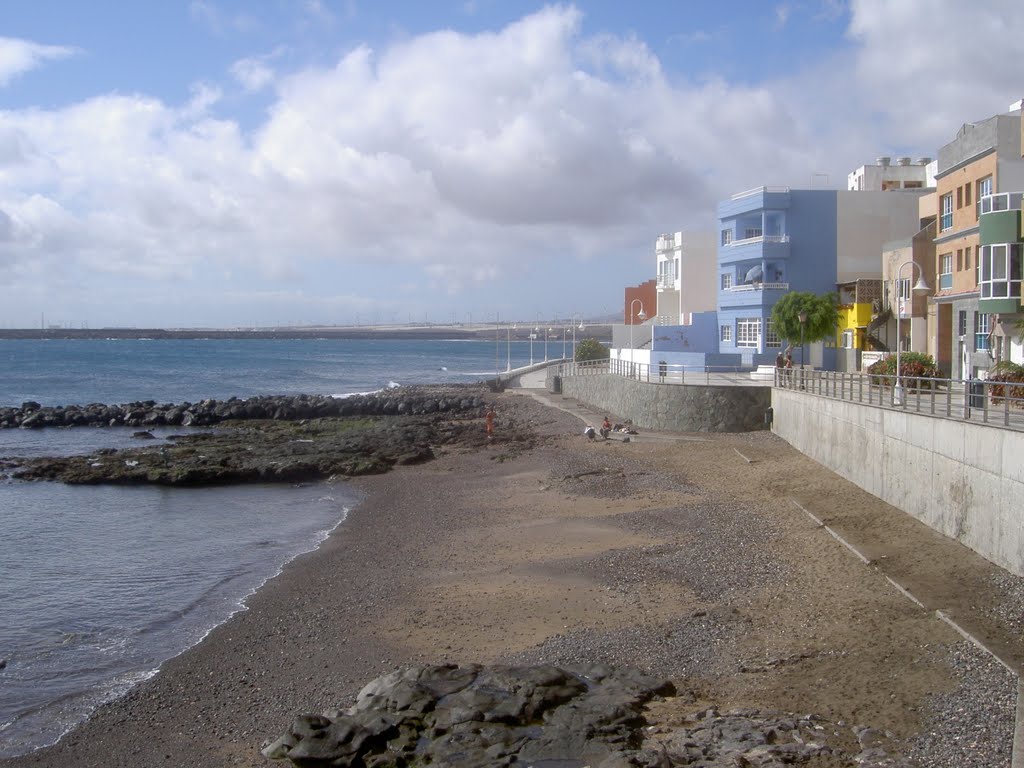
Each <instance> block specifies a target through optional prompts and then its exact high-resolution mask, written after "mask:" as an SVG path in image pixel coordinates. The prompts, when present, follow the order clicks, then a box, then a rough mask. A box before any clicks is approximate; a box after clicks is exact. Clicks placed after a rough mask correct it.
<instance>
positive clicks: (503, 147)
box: [0, 0, 1024, 324]
mask: <svg viewBox="0 0 1024 768" xmlns="http://www.w3.org/2000/svg"><path fill="white" fill-rule="evenodd" d="M936 3H942V5H941V7H940V12H936V13H929V14H927V15H914V14H912V13H910V12H908V11H905V10H904V8H903V6H902V5H900V4H891V3H886V2H882V0H877V1H876V0H860V1H858V2H854V3H852V4H851V6H850V23H849V29H848V32H847V42H848V44H847V46H846V47H845V48H843V49H840V50H837V51H836V52H835V53H833V54H830V55H828V56H827V57H825V58H822V59H819V60H818V61H815V62H814V63H813V67H811V68H808V69H807V70H801V69H794V70H792V71H790V72H787V73H786V74H785V76H783V77H779V78H776V79H774V80H771V81H762V82H759V81H757V80H756V79H753V78H751V79H750V80H748V81H747V82H745V83H743V84H737V83H734V82H729V81H727V80H725V79H723V78H721V77H714V76H708V77H704V76H702V77H701V78H700V79H694V78H691V77H690V76H689V75H688V73H685V72H671V73H667V72H665V71H664V70H663V65H662V62H661V61H659V59H658V57H657V56H656V55H654V54H653V53H652V51H651V49H650V48H649V47H648V46H647V44H646V43H645V42H644V41H643V40H641V39H638V38H636V37H632V36H614V35H600V36H587V35H585V34H584V32H583V28H584V24H583V20H584V19H583V16H582V14H581V13H580V11H579V10H577V9H575V8H573V7H570V6H551V7H547V8H544V9H543V10H541V11H538V12H536V13H533V14H531V15H529V16H526V17H523V18H522V19H519V20H518V21H515V22H513V23H510V24H508V25H506V26H504V27H502V28H500V29H496V30H492V31H487V32H482V33H478V34H461V33H459V32H456V31H451V30H448V31H439V32H434V33H430V34H424V35H419V36H413V37H408V36H402V37H401V38H400V39H398V40H396V41H395V42H392V43H390V44H387V45H381V46H379V47H376V48H375V47H370V46H368V45H357V46H355V47H352V48H350V49H348V50H346V51H345V52H344V53H343V54H341V55H339V56H338V58H337V59H336V60H335V61H333V62H331V63H330V64H329V65H327V66H313V65H309V66H307V68H305V69H301V70H297V71H296V70H293V71H283V68H280V69H271V66H270V64H269V63H268V62H269V61H270V60H271V59H272V56H271V57H249V58H243V59H240V60H239V61H237V62H236V64H235V65H234V66H233V67H232V68H231V74H232V76H233V77H234V78H236V79H237V80H238V82H240V83H242V85H243V87H245V88H246V89H247V90H249V91H257V90H259V91H263V92H264V93H265V95H266V97H267V98H268V99H271V102H270V105H269V109H268V112H267V117H266V119H265V120H264V122H263V123H262V124H260V125H258V126H257V127H256V128H255V129H253V130H251V131H250V130H247V129H243V128H242V127H241V126H240V124H239V123H238V122H236V121H234V120H232V119H230V118H229V117H225V116H224V115H225V112H226V109H227V107H226V105H225V104H224V103H223V102H224V101H225V100H224V99H222V98H221V86H219V85H217V84H216V83H214V82H212V81H211V82H209V83H206V84H201V85H197V86H195V87H194V88H193V91H192V94H191V96H190V98H189V100H188V101H187V102H186V103H184V104H181V105H175V104H168V103H165V102H163V101H161V100H159V99H156V98H153V97H147V96H145V95H138V96H133V95H117V94H112V95H104V96H97V97H95V98H92V99H89V100H86V101H83V102H81V103H77V104H73V105H69V106H67V107H64V108H62V109H55V110H42V109H35V110H22V111H19V110H10V111H6V112H2V113H0V210H2V211H4V213H5V215H6V217H7V218H6V221H5V222H3V225H2V230H3V233H4V235H5V237H6V239H5V240H4V241H3V245H2V248H3V254H4V258H5V260H6V261H5V263H6V264H7V265H8V268H7V269H5V270H3V271H0V286H2V287H3V288H4V290H5V291H6V292H7V293H8V294H11V295H13V294H16V293H17V291H16V290H14V289H15V283H14V281H15V280H18V279H20V277H19V276H21V275H25V274H29V273H32V274H35V275H39V274H47V273H48V272H47V270H50V271H51V272H52V271H55V270H60V271H61V275H62V276H63V277H64V278H66V279H67V280H69V281H70V280H71V279H72V278H73V277H80V278H82V279H83V280H85V279H91V278H93V277H95V276H97V275H99V276H102V279H103V280H104V281H107V282H106V283H105V284H106V285H107V286H108V290H109V291H113V290H114V288H113V286H114V285H115V282H114V281H117V284H118V285H122V286H131V288H130V289H127V288H126V289H124V290H131V291H134V292H141V291H154V295H156V293H158V291H159V290H160V289H155V288H154V286H163V285H165V284H166V283H170V284H173V285H180V286H187V292H188V293H189V294H192V295H196V296H204V297H211V296H215V295H216V294H217V293H218V292H219V293H222V294H223V295H226V296H227V295H230V296H232V297H235V298H233V299H232V303H233V304H235V305H238V306H240V303H241V302H243V301H245V298H244V297H250V300H251V301H252V302H253V305H252V309H251V310H250V312H249V313H248V314H247V315H246V317H248V318H251V317H252V316H253V315H255V314H256V313H258V311H259V302H260V301H266V302H268V303H272V304H273V305H274V306H275V312H276V311H278V310H277V309H276V307H278V306H281V305H283V304H285V303H287V302H288V301H289V300H294V301H295V302H296V303H301V302H302V301H304V300H305V298H304V297H308V296H311V295H322V296H323V297H324V298H323V300H322V301H321V302H320V303H318V305H317V306H319V307H320V308H321V309H322V310H323V311H324V312H328V311H333V310H334V309H337V308H338V307H344V306H354V305H353V304H351V303H349V304H346V302H345V301H337V302H335V301H333V300H332V299H331V297H332V296H336V297H341V296H353V295H359V296H362V297H363V300H364V301H365V302H366V303H367V304H371V305H372V304H376V306H379V308H380V309H381V311H382V312H388V311H393V310H394V309H395V308H396V307H397V308H399V310H400V312H401V314H402V315H403V316H405V314H406V309H408V310H409V311H413V312H416V313H417V314H419V313H420V312H422V306H429V304H430V303H431V302H432V301H437V300H438V297H461V300H460V301H458V302H457V304H458V305H463V306H465V305H466V303H467V302H470V301H474V302H475V301H480V300H481V299H479V298H478V297H480V296H486V297H490V298H489V300H491V301H496V300H498V299H500V300H502V301H506V300H507V301H508V302H512V303H515V302H516V301H517V299H516V297H514V296H512V295H511V294H509V295H505V294H507V286H509V285H510V284H512V283H513V282H515V281H517V280H520V277H519V276H520V275H524V274H548V273H549V272H550V271H551V270H553V269H554V268H555V267H556V266H558V267H559V268H561V267H563V266H564V267H565V271H564V272H561V273H560V274H561V280H562V281H563V282H561V283H557V282H556V284H555V285H554V287H547V286H535V287H533V288H532V290H533V294H531V295H537V294H539V292H540V291H541V290H546V291H548V292H549V293H550V294H552V295H553V294H555V293H556V292H557V293H560V294H562V295H564V294H565V293H567V292H568V291H570V290H571V291H573V292H577V291H578V292H579V294H581V295H582V294H583V293H585V292H591V291H596V290H602V291H604V292H606V293H607V292H608V291H611V292H612V293H615V294H618V292H620V291H621V282H622V279H620V278H619V277H618V275H619V274H620V272H621V271H622V265H623V264H629V263H635V264H636V265H637V266H636V274H637V278H636V281H637V282H639V281H640V280H642V279H644V276H645V275H647V274H649V273H650V271H651V270H652V269H653V263H652V262H653V253H652V251H653V245H652V244H653V241H654V239H655V238H656V236H657V234H658V233H659V232H665V231H672V230H676V229H710V228H713V227H714V224H715V210H716V204H717V203H718V202H719V201H720V200H723V199H726V198H728V196H729V195H731V194H732V193H734V192H737V191H740V190H744V189H749V188H751V187H755V186H760V185H792V186H797V187H802V186H807V185H809V183H810V179H811V178H812V176H813V175H814V174H819V173H823V174H827V175H828V176H829V178H830V180H831V181H832V184H833V185H834V186H845V185H844V184H843V183H842V182H843V180H844V179H845V176H846V174H847V173H848V172H849V171H851V170H853V169H854V168H855V167H857V166H859V165H861V164H863V163H865V162H870V161H871V160H872V159H873V158H874V157H876V156H877V155H879V154H910V155H918V154H927V155H931V156H934V155H935V154H936V150H937V148H938V146H939V144H940V143H944V142H946V141H949V140H951V139H952V138H953V136H954V135H955V133H956V130H957V128H958V127H959V125H960V124H961V123H962V122H965V121H967V120H972V119H980V118H983V117H987V116H988V115H991V114H993V113H995V112H999V111H1001V110H1003V109H1005V107H1006V105H1007V104H1009V103H1010V102H1011V101H1013V100H1015V99H1017V98H1020V96H1021V95H1024V94H1021V93H1019V83H1018V82H1015V78H1014V77H1013V74H1014V71H1013V68H1012V67H1011V66H1007V62H1008V61H1011V60H1010V59H1006V58H1003V57H1002V56H1001V55H999V54H998V51H1006V50H1011V49H1013V45H1014V44H1015V41H1016V40H1019V39H1020V38H1021V33H1022V32H1024V30H1022V29H1021V27H1020V17H1021V14H1020V13H1019V12H1016V11H1014V10H1013V9H1014V8H1015V7H1016V6H1011V5H1009V4H1006V5H1005V6H1001V7H1002V11H1000V10H999V6H996V5H995V4H986V5H985V6H984V7H980V6H979V7H978V8H975V7H974V6H972V7H971V8H970V10H961V8H960V5H959V4H958V3H955V2H947V0H936ZM192 8H193V13H194V14H197V15H200V16H203V15H206V16H209V17H210V18H215V19H220V18H221V17H220V16H218V11H217V9H216V7H215V6H213V5H212V4H211V3H205V2H202V3H201V2H196V3H193V6H192ZM211 23H212V22H211ZM218 23H221V22H220V21H218ZM990 51H996V52H997V53H991V52H990ZM277 66H278V67H280V65H279V64H278V65H277ZM0 71H2V70H0ZM7 71H8V72H10V71H12V70H11V69H10V68H8V69H7ZM936 73H943V76H942V77H937V76H936ZM270 86H273V87H272V88H271V87H270ZM649 262H651V263H649ZM15 266H17V268H15ZM615 270H620V271H615ZM565 280H569V281H570V282H569V283H565V282H564V281H565ZM552 281H553V282H554V281H555V278H552ZM616 281H618V282H616ZM524 282H525V281H524ZM537 282H543V281H537ZM602 283H603V284H604V285H602ZM609 284H610V285H609ZM403 285H412V286H416V290H415V291H414V292H412V293H403V291H402V289H401V286H403ZM559 286H560V287H559ZM569 286H571V287H569ZM526 288H530V286H526ZM261 296H262V297H263V298H262V299H261V298H259V297H261ZM69 300H70V299H69ZM551 300H552V301H554V300H555V299H551ZM561 300H564V299H561ZM210 301H211V302H213V301H214V300H213V299H210ZM518 301H519V303H520V305H521V304H522V302H523V301H525V300H524V299H523V298H522V297H519V299H518ZM616 301H617V297H616ZM214 303H215V302H214ZM416 303H419V304H416ZM608 303H613V302H608ZM158 304H160V306H163V305H162V303H161V302H157V301H156V299H154V302H153V306H154V307H156V306H157V305H158ZM414 304H416V305H414ZM144 306H145V302H140V309H139V311H144ZM168 306H169V305H168ZM360 306H363V305H360ZM472 309H474V308H473V307H466V311H470V310H472ZM167 311H170V310H167ZM339 311H340V310H339ZM477 311H478V314H480V310H477ZM503 314H504V310H503ZM0 319H2V318H0ZM183 320H184V319H178V322H177V324H182V323H183ZM195 320H196V321H197V322H198V321H199V318H195ZM136 322H143V321H136Z"/></svg>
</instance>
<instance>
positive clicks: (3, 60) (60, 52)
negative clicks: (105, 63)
mask: <svg viewBox="0 0 1024 768" xmlns="http://www.w3.org/2000/svg"><path fill="white" fill-rule="evenodd" d="M78 53H79V50H78V49H77V48H69V47H66V46H60V45H41V44H39V43H33V42H29V41H27V40H16V39H13V38H10V37H0V87H3V86H5V85H7V84H8V83H10V82H11V80H13V79H14V78H15V77H18V76H19V75H23V74H25V73H26V72H30V71H31V70H33V69H36V68H37V67H40V66H42V65H43V64H44V63H46V62H48V61H59V60H60V59H66V58H69V57H71V56H75V55H77V54H78Z"/></svg>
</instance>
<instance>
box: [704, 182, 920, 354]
mask: <svg viewBox="0 0 1024 768" xmlns="http://www.w3.org/2000/svg"><path fill="white" fill-rule="evenodd" d="M928 191H930V190H924V189H914V190H887V191H884V192H883V191H877V192H876V191H847V190H827V189H802V190H797V189H789V188H786V187H760V188H758V189H753V190H750V191H747V192H741V193H739V194H736V195H733V196H732V197H731V198H730V199H728V200H725V201H723V202H721V203H719V205H718V220H719V235H720V240H719V243H718V255H717V259H718V281H717V293H718V301H717V310H716V311H717V323H718V350H717V351H718V354H719V356H720V358H728V357H734V359H738V361H739V362H738V364H739V365H741V366H742V367H756V366H758V365H768V364H772V363H774V360H775V357H776V355H778V353H779V352H780V351H782V350H783V349H784V347H785V344H786V343H785V342H784V341H782V340H781V339H779V338H778V336H777V335H776V334H775V333H774V331H773V329H772V326H771V312H772V307H773V306H775V303H776V302H777V301H778V300H779V299H780V298H781V297H782V296H783V295H785V294H786V293H788V292H789V291H808V292H811V293H815V294H819V295H820V294H825V293H829V292H832V291H835V290H837V286H838V284H839V283H845V282H852V281H854V280H857V279H861V278H878V277H879V276H880V274H881V262H880V260H881V253H882V248H883V245H884V244H885V243H886V242H888V241H891V240H897V239H901V238H906V237H910V236H912V235H913V234H915V233H916V232H918V231H919V230H920V228H921V214H920V210H919V199H920V197H921V196H922V195H923V194H924V193H926V192H928ZM801 353H802V349H799V348H797V345H795V346H794V350H793V360H794V362H795V363H796V364H798V365H799V364H801V363H802V362H804V363H807V364H812V365H814V366H815V367H819V368H826V369H833V368H834V367H835V349H834V348H832V347H825V346H823V345H822V344H820V343H819V344H817V345H814V348H813V349H812V348H811V346H810V345H808V356H807V357H808V359H807V360H805V361H802V360H801Z"/></svg>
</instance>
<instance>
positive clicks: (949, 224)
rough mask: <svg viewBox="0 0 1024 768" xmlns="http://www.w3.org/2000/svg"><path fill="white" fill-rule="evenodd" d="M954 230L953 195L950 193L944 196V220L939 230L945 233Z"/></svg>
mask: <svg viewBox="0 0 1024 768" xmlns="http://www.w3.org/2000/svg"><path fill="white" fill-rule="evenodd" d="M952 228H953V193H952V192H949V193H947V194H945V195H943V196H942V220H941V221H940V222H939V229H940V230H942V231H945V230H947V229H952Z"/></svg>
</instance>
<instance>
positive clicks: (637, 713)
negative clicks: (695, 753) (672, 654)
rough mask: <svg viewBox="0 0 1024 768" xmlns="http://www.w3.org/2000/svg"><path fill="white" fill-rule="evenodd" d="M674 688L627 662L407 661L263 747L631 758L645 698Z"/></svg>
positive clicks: (601, 760) (277, 751) (449, 759)
mask: <svg viewBox="0 0 1024 768" xmlns="http://www.w3.org/2000/svg"><path fill="white" fill-rule="evenodd" d="M673 692H674V689H673V687H672V684H671V683H667V682H665V681H662V680H657V679H654V678H651V677H649V676H647V675H644V674H642V673H640V672H637V671H634V670H614V669H609V668H605V667H590V668H588V669H581V670H564V669H560V668H558V667H551V666H540V667H480V666H476V665H470V666H463V667H458V666H426V667H414V668H411V669H407V670H404V671H398V672H393V673H391V674H389V675H385V676H384V677H381V678H379V679H377V680H374V681H373V682H372V683H370V684H369V685H367V686H366V687H365V688H364V689H363V690H362V691H361V692H360V693H359V696H358V698H357V700H356V704H355V706H354V707H352V708H351V709H350V710H348V711H347V712H332V713H327V714H325V715H307V716H303V717H299V718H298V719H296V720H295V722H294V723H293V724H292V726H291V727H290V728H289V729H288V732H287V733H285V734H284V735H283V736H281V737H280V738H278V739H277V740H276V741H274V742H273V743H272V744H270V745H269V746H267V747H266V748H265V749H264V750H263V754H264V755H266V756H267V757H270V758H273V759H288V760H290V761H291V762H292V763H294V764H295V765H298V766H318V765H323V766H327V765H331V766H371V765H372V766H405V765H448V766H492V765H493V766H497V765H510V764H512V763H514V762H517V763H522V764H523V765H552V766H555V765H558V766H582V765H587V764H589V765H594V766H597V765H605V766H612V765H630V764H634V763H630V762H628V760H629V759H630V758H632V757H634V756H635V755H636V754H637V753H638V750H639V748H640V747H641V744H642V741H643V739H642V736H641V733H640V730H639V729H640V727H641V726H642V725H644V718H643V716H642V707H643V704H644V703H645V702H647V701H649V700H650V699H651V698H652V697H654V696H656V695H668V694H671V693H673Z"/></svg>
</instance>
